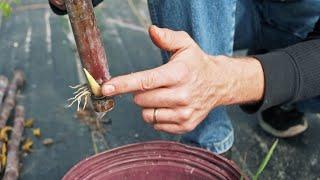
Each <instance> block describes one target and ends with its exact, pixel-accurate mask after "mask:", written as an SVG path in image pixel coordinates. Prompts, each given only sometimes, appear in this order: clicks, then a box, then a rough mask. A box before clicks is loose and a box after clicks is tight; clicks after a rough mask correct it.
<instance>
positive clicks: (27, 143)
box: [22, 138, 33, 152]
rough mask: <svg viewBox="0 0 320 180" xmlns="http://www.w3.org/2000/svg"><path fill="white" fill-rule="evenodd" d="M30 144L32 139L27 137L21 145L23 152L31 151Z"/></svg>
mask: <svg viewBox="0 0 320 180" xmlns="http://www.w3.org/2000/svg"><path fill="white" fill-rule="evenodd" d="M32 145H33V141H32V139H30V138H27V139H26V140H25V141H24V143H23V145H22V150H23V151H24V152H31V148H32Z"/></svg>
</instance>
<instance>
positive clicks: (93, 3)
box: [49, 0, 103, 15]
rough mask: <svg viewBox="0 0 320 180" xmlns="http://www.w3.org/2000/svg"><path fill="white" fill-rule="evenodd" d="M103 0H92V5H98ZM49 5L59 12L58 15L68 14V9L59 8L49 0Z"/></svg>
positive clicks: (56, 12) (55, 11)
mask: <svg viewBox="0 0 320 180" xmlns="http://www.w3.org/2000/svg"><path fill="white" fill-rule="evenodd" d="M102 1H103V0H92V5H93V7H96V6H97V5H98V4H100V3H101V2H102ZM49 5H50V8H51V9H52V11H53V12H54V13H55V14H57V15H65V14H67V11H66V10H61V9H59V8H57V7H56V6H55V5H53V4H52V3H51V2H50V1H49Z"/></svg>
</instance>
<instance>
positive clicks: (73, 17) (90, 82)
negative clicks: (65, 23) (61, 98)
mask: <svg viewBox="0 0 320 180" xmlns="http://www.w3.org/2000/svg"><path fill="white" fill-rule="evenodd" d="M65 6H66V10H67V12H68V15H69V20H70V23H71V27H72V30H73V34H74V38H75V41H76V44H77V49H78V53H79V56H80V59H81V63H82V66H83V70H84V73H85V76H86V79H87V84H84V85H77V86H71V88H73V89H75V92H74V94H75V96H74V97H73V98H70V99H69V102H70V104H69V107H70V106H71V105H73V104H74V103H75V102H77V104H78V108H77V110H80V104H81V102H82V101H83V109H85V107H86V105H87V104H88V98H89V97H91V101H92V105H93V108H94V110H95V111H96V112H97V113H100V115H101V113H102V114H104V113H106V112H108V111H110V110H112V109H113V107H114V104H115V103H114V99H113V98H112V97H108V96H103V95H102V92H101V85H102V83H105V82H106V81H108V80H110V78H111V75H110V73H109V67H108V60H107V56H106V53H105V50H104V47H103V43H102V40H101V37H100V32H99V29H98V27H97V23H96V19H95V15H94V11H93V6H92V2H91V0H66V1H65Z"/></svg>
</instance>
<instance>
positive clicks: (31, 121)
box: [24, 118, 34, 128]
mask: <svg viewBox="0 0 320 180" xmlns="http://www.w3.org/2000/svg"><path fill="white" fill-rule="evenodd" d="M33 122H34V119H32V118H30V119H27V120H26V121H25V122H24V127H26V128H31V127H32V126H33Z"/></svg>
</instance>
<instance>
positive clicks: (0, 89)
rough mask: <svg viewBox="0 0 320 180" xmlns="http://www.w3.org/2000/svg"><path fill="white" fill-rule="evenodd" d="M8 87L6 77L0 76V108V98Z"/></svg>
mask: <svg viewBox="0 0 320 180" xmlns="http://www.w3.org/2000/svg"><path fill="white" fill-rule="evenodd" d="M7 87H8V78H7V77H5V76H0V110H1V106H2V100H3V97H4V94H5V93H6V90H7Z"/></svg>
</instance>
